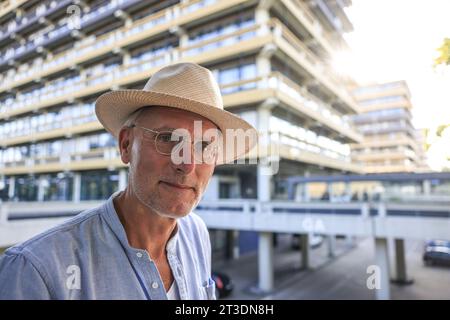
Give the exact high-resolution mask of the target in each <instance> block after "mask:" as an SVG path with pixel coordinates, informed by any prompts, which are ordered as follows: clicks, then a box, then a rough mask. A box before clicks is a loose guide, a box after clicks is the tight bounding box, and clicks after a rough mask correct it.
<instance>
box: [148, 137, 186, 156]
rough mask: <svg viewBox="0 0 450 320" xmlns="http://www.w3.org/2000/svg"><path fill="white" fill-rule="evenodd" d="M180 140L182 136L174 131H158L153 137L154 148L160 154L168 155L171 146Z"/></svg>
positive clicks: (171, 148)
mask: <svg viewBox="0 0 450 320" xmlns="http://www.w3.org/2000/svg"><path fill="white" fill-rule="evenodd" d="M182 141H183V137H182V136H180V135H178V134H176V133H173V132H170V131H163V132H160V133H158V134H157V136H156V139H155V143H156V150H158V152H160V153H162V154H166V155H169V154H170V153H171V152H172V150H173V148H174V147H175V146H176V145H178V144H179V143H180V142H182Z"/></svg>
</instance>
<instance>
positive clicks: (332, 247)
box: [327, 234, 336, 258]
mask: <svg viewBox="0 0 450 320" xmlns="http://www.w3.org/2000/svg"><path fill="white" fill-rule="evenodd" d="M327 242H328V257H330V258H334V257H335V255H336V236H335V235H334V234H330V235H328V236H327Z"/></svg>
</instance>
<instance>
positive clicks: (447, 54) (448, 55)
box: [434, 38, 450, 65]
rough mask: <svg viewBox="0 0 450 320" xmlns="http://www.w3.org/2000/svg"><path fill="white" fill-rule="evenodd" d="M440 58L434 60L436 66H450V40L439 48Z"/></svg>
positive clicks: (447, 39)
mask: <svg viewBox="0 0 450 320" xmlns="http://www.w3.org/2000/svg"><path fill="white" fill-rule="evenodd" d="M438 52H439V56H438V57H437V58H436V59H435V60H434V63H435V64H436V65H450V38H445V39H444V42H443V43H442V45H441V46H440V47H439V48H438Z"/></svg>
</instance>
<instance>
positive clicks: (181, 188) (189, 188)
mask: <svg viewBox="0 0 450 320" xmlns="http://www.w3.org/2000/svg"><path fill="white" fill-rule="evenodd" d="M161 183H163V184H165V185H168V186H169V187H172V188H177V189H180V190H194V188H193V187H190V186H186V185H183V184H177V183H171V182H167V181H161Z"/></svg>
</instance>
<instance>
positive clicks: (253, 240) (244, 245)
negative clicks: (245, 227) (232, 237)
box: [239, 231, 258, 254]
mask: <svg viewBox="0 0 450 320" xmlns="http://www.w3.org/2000/svg"><path fill="white" fill-rule="evenodd" d="M256 249H258V232H255V231H240V232H239V253H240V254H245V253H248V252H252V251H256Z"/></svg>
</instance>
